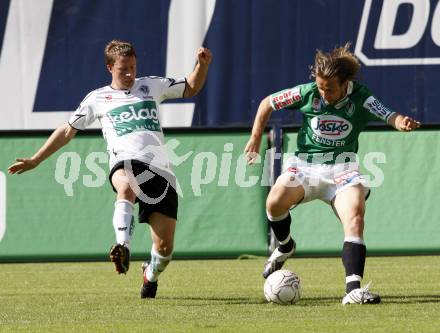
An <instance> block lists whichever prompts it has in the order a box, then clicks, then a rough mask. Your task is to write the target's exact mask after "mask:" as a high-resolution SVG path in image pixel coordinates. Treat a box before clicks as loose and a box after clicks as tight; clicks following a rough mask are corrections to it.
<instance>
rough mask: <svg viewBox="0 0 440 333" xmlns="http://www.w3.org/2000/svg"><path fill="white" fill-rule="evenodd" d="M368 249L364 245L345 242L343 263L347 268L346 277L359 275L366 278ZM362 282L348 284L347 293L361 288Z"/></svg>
mask: <svg viewBox="0 0 440 333" xmlns="http://www.w3.org/2000/svg"><path fill="white" fill-rule="evenodd" d="M366 253H367V248H366V247H365V245H364V244H357V243H352V242H344V247H343V248H342V263H343V264H344V267H345V276H346V277H347V276H351V275H358V276H360V277H363V276H364V267H365V257H366ZM360 287H361V282H360V281H351V282H348V283H347V284H346V289H345V291H346V292H347V293H349V292H350V291H352V290H353V289H356V288H360Z"/></svg>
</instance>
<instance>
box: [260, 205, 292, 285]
mask: <svg viewBox="0 0 440 333" xmlns="http://www.w3.org/2000/svg"><path fill="white" fill-rule="evenodd" d="M267 218H268V220H269V224H270V227H271V228H272V230H273V232H274V234H275V237H276V238H277V240H278V241H279V243H280V245H279V246H278V248H276V249H275V250H274V251H273V252H272V255H271V256H270V257H269V259H268V260H267V261H266V263H265V264H264V269H263V277H264V278H265V279H266V278H267V277H268V276H269V275H270V274H272V273H273V272H275V271H277V270H279V269H281V268H282V267H283V265H284V263H285V262H286V260H287V259H288V258H289V257H290V256H292V255H293V253H294V252H295V248H296V244H295V241H294V240H293V239H292V237H291V236H290V223H291V218H290V213H289V212H286V214H284V215H282V216H278V217H273V216H271V215H270V214H269V213H267Z"/></svg>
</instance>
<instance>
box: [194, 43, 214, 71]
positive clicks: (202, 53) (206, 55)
mask: <svg viewBox="0 0 440 333" xmlns="http://www.w3.org/2000/svg"><path fill="white" fill-rule="evenodd" d="M197 60H198V62H199V64H200V65H205V66H208V65H209V64H210V63H211V60H212V52H211V50H210V49H207V48H205V47H199V49H198V50H197Z"/></svg>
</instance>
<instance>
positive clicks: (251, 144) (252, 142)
mask: <svg viewBox="0 0 440 333" xmlns="http://www.w3.org/2000/svg"><path fill="white" fill-rule="evenodd" d="M260 143H261V138H260V139H258V138H255V137H251V138H250V139H249V141H248V143H247V144H246V147H245V148H244V152H245V154H246V160H247V163H248V164H249V165H252V164H254V162H255V161H256V159H257V158H258V156H259V155H258V152H259V151H260Z"/></svg>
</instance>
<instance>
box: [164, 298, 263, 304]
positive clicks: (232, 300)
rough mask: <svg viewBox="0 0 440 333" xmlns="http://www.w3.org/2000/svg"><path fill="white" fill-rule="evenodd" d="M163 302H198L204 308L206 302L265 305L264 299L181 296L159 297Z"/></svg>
mask: <svg viewBox="0 0 440 333" xmlns="http://www.w3.org/2000/svg"><path fill="white" fill-rule="evenodd" d="M160 298H161V299H163V300H170V301H196V302H197V301H199V302H201V303H200V305H203V306H205V305H206V303H207V302H213V303H215V304H216V305H218V304H263V303H266V301H265V300H264V299H262V298H261V299H255V298H247V297H203V296H200V297H195V296H182V297H167V296H164V297H160Z"/></svg>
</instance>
